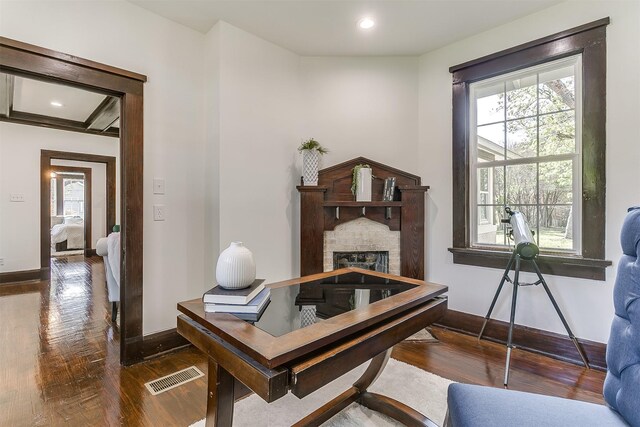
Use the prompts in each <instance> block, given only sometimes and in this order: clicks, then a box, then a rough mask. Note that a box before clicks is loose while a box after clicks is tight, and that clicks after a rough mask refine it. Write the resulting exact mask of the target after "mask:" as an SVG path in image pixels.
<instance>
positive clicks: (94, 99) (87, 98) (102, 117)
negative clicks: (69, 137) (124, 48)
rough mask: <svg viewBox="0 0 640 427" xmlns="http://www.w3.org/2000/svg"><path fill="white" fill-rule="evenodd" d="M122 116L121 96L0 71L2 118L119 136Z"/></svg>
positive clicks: (0, 110)
mask: <svg viewBox="0 0 640 427" xmlns="http://www.w3.org/2000/svg"><path fill="white" fill-rule="evenodd" d="M54 104H55V105H54ZM119 116H120V101H119V99H118V98H115V97H112V96H106V95H103V94H100V93H96V92H91V91H88V90H84V89H79V88H76V87H72V86H65V85H61V84H57V83H49V82H45V81H41V80H34V79H30V78H26V77H22V76H16V75H11V74H5V73H0V120H2V121H8V122H16V123H22V124H34V125H38V126H48V127H54V128H62V129H66V130H73V131H77V132H86V133H94V134H105V135H108V136H118V135H119V130H118V127H119V123H120V121H119Z"/></svg>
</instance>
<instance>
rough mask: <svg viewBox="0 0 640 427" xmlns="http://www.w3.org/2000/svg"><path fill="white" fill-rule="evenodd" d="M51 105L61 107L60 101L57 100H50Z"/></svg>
mask: <svg viewBox="0 0 640 427" xmlns="http://www.w3.org/2000/svg"><path fill="white" fill-rule="evenodd" d="M51 105H53V106H54V107H62V102H59V101H51Z"/></svg>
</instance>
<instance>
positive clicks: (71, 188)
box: [62, 178, 84, 218]
mask: <svg viewBox="0 0 640 427" xmlns="http://www.w3.org/2000/svg"><path fill="white" fill-rule="evenodd" d="M62 185H63V189H64V202H63V208H62V209H63V212H64V213H63V214H64V216H79V217H81V218H84V178H64V180H63V184H62Z"/></svg>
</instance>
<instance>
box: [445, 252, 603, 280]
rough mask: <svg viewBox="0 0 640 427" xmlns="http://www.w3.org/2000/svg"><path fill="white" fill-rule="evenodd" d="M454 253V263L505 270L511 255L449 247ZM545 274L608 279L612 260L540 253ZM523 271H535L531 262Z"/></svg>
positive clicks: (539, 264)
mask: <svg viewBox="0 0 640 427" xmlns="http://www.w3.org/2000/svg"><path fill="white" fill-rule="evenodd" d="M449 252H451V253H452V254H453V263H454V264H465V265H476V266H479V267H489V268H498V269H502V270H504V269H505V268H507V263H508V262H509V258H510V257H511V254H512V252H511V251H500V250H487V249H475V248H474V249H470V248H449ZM536 262H537V264H538V267H540V271H541V272H542V273H543V274H551V275H554V276H566V277H578V278H581V279H592V280H606V275H605V272H606V269H607V267H609V266H611V265H612V262H611V261H606V260H602V259H591V258H582V257H578V256H559V255H542V254H541V255H538V258H537V260H536ZM521 269H522V270H523V271H530V272H533V271H534V270H533V267H532V266H531V263H529V262H527V261H524V262H523V263H522V264H521Z"/></svg>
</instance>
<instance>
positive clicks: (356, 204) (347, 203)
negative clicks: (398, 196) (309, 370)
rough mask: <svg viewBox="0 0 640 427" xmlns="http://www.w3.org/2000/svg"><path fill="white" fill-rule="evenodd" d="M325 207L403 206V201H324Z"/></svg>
mask: <svg viewBox="0 0 640 427" xmlns="http://www.w3.org/2000/svg"><path fill="white" fill-rule="evenodd" d="M322 206H324V207H330V208H342V207H345V208H377V207H381V208H391V207H402V202H401V201H394V202H382V201H376V202H354V201H325V202H323V203H322Z"/></svg>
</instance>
